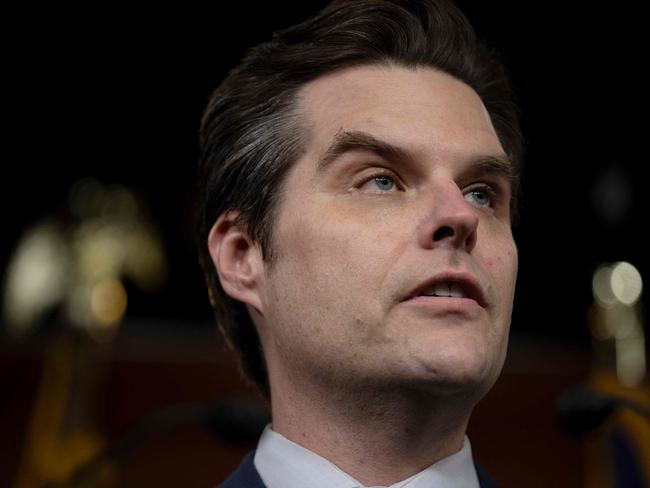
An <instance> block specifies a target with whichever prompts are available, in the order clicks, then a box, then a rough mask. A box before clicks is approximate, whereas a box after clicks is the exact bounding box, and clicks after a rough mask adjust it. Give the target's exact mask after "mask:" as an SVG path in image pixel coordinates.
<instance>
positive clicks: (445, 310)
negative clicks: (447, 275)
mask: <svg viewBox="0 0 650 488" xmlns="http://www.w3.org/2000/svg"><path fill="white" fill-rule="evenodd" d="M405 303H408V304H410V305H414V306H416V307H418V308H422V309H425V310H427V311H429V312H431V313H433V314H458V315H466V316H468V317H472V316H477V315H478V313H479V312H480V311H481V310H482V309H483V307H481V306H480V305H479V304H478V302H477V301H476V300H473V299H471V298H457V297H435V296H425V295H419V296H416V297H413V298H410V299H408V300H406V302H405Z"/></svg>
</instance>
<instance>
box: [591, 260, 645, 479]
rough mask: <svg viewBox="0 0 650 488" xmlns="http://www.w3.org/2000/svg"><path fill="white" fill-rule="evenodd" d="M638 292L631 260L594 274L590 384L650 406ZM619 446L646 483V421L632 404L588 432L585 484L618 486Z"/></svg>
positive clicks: (638, 279) (638, 277) (639, 285)
mask: <svg viewBox="0 0 650 488" xmlns="http://www.w3.org/2000/svg"><path fill="white" fill-rule="evenodd" d="M642 290H643V280H642V277H641V274H640V273H639V271H638V270H637V269H636V268H635V267H634V266H633V265H632V264H630V263H627V262H617V263H612V264H609V263H608V264H603V265H601V266H600V267H599V268H598V269H597V270H596V272H595V273H594V277H593V280H592V291H593V296H594V303H593V304H592V306H591V308H590V309H589V313H588V325H589V330H590V332H591V335H592V338H593V341H592V344H593V350H594V354H595V360H596V362H595V365H594V368H593V370H592V373H591V376H590V378H589V380H588V386H589V387H590V388H591V389H593V390H595V391H598V392H602V393H605V394H607V395H609V396H612V397H616V398H620V399H626V400H629V401H632V402H634V403H635V404H636V405H639V406H641V407H645V408H650V388H649V387H648V384H647V366H646V345H645V333H644V323H643V322H644V316H643V304H642V303H641V300H640V298H641V293H642ZM622 446H623V447H622ZM623 448H625V449H627V450H628V451H627V454H626V455H628V456H631V457H632V458H633V459H627V462H628V463H632V465H634V466H635V467H636V469H637V470H638V471H639V472H638V473H636V475H638V476H640V477H641V480H642V481H641V482H642V483H643V485H642V486H648V487H650V463H648V461H647V460H648V459H650V423H648V419H647V418H645V417H643V416H642V415H641V414H640V413H639V412H636V411H634V410H633V409H630V408H617V409H616V410H615V411H614V413H613V414H612V415H611V416H610V417H609V418H608V420H607V421H606V422H605V424H603V425H602V426H601V427H600V428H599V429H598V430H596V431H594V432H592V433H590V434H589V435H588V436H587V441H586V443H585V465H586V468H587V469H586V470H585V473H586V480H585V481H586V483H585V486H587V487H589V488H600V487H610V486H619V485H616V484H615V479H616V476H617V473H616V470H617V469H621V467H620V466H618V467H617V460H616V454H614V453H615V451H616V450H617V449H618V451H619V452H618V455H621V453H620V450H621V449H623ZM627 469H628V470H629V469H630V467H629V466H628V467H627ZM619 474H620V473H619Z"/></svg>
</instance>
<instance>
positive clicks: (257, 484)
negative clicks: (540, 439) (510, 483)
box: [217, 452, 497, 488]
mask: <svg viewBox="0 0 650 488" xmlns="http://www.w3.org/2000/svg"><path fill="white" fill-rule="evenodd" d="M254 454H255V453H254V452H251V453H250V454H248V455H247V456H246V457H245V458H244V460H243V461H242V463H241V464H240V465H239V467H238V468H237V469H236V470H235V471H234V472H233V473H232V474H231V475H230V477H229V478H228V479H227V480H226V481H224V482H223V483H222V484H220V485H219V486H218V487H217V488H266V486H265V485H264V483H263V482H262V478H260V475H259V474H258V473H257V470H256V469H255V465H254V464H253V456H254ZM475 466H476V474H478V482H479V485H480V486H481V488H497V484H496V483H495V482H494V481H492V479H491V478H490V477H489V476H488V475H487V473H486V472H485V471H483V470H482V469H481V468H480V467H479V466H478V465H476V464H475ZM305 488H309V487H305Z"/></svg>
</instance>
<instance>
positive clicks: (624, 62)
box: [0, 1, 648, 488]
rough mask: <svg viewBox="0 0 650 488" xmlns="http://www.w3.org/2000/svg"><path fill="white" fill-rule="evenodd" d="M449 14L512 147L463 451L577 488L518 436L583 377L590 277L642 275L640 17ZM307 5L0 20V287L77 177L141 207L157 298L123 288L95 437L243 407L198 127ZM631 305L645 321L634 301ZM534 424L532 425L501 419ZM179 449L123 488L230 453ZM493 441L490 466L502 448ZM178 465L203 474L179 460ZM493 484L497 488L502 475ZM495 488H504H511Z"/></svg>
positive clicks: (552, 452) (24, 359)
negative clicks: (219, 295)
mask: <svg viewBox="0 0 650 488" xmlns="http://www.w3.org/2000/svg"><path fill="white" fill-rule="evenodd" d="M457 3H458V4H459V5H460V6H461V8H462V9H463V10H464V11H465V13H466V15H467V16H468V17H469V19H470V21H471V22H472V23H473V25H474V27H475V29H476V30H477V32H478V33H479V35H480V36H481V37H484V38H486V39H488V40H489V42H490V44H491V45H493V46H495V47H496V48H497V49H498V50H499V51H500V52H501V54H502V56H503V58H504V59H505V62H506V64H507V65H508V66H509V68H510V70H511V74H512V78H513V79H514V83H515V85H516V88H517V92H518V96H519V100H520V105H521V107H522V110H523V128H524V135H525V138H526V141H527V155H526V163H525V172H524V208H523V213H522V220H521V224H520V225H519V226H518V227H517V228H516V230H515V237H516V240H517V242H518V245H519V250H520V275H519V282H518V289H517V298H516V303H515V312H514V318H513V325H512V331H513V332H512V337H513V343H512V345H511V356H510V358H509V360H508V363H507V365H506V370H505V372H504V378H503V381H500V382H499V383H498V384H497V387H496V388H495V391H494V392H492V393H491V394H490V395H491V396H489V397H488V399H486V402H487V406H486V407H485V409H484V410H482V411H481V410H479V411H478V412H477V416H478V420H477V421H476V423H475V424H474V425H475V426H474V427H473V428H474V431H475V434H474V436H473V437H472V436H471V438H472V439H473V440H474V438H476V441H474V445H475V449H476V451H477V453H478V455H479V456H480V453H481V446H485V448H484V450H483V452H484V453H485V454H483V456H484V457H483V459H484V460H485V462H484V464H487V465H488V466H487V467H488V468H490V466H493V469H492V470H493V471H496V472H497V473H495V477H498V476H497V474H501V473H506V474H505V476H508V474H507V470H506V469H505V468H504V467H503V462H500V461H499V459H498V458H499V452H498V450H497V449H494V450H491V449H490V446H493V443H494V442H495V439H494V438H493V437H492V436H493V435H494V434H495V433H497V432H501V433H503V436H504V437H507V435H508V433H509V434H510V437H511V439H528V440H529V441H530V443H531V445H530V446H529V455H526V453H525V452H523V453H522V452H520V453H519V455H520V456H521V458H520V461H519V464H520V465H522V466H530V467H531V469H532V468H535V469H537V468H539V467H540V466H542V469H546V468H548V469H547V476H551V474H549V473H553V474H552V475H553V477H554V478H544V473H540V475H539V476H541V477H542V479H541V480H540V483H539V486H547V484H545V481H544V480H547V481H548V479H556V480H560V484H557V485H556V486H577V485H576V484H574V483H582V482H583V481H584V480H585V479H586V477H588V476H587V475H586V474H585V470H586V468H585V467H584V466H583V465H582V464H580V463H582V461H583V456H582V452H583V451H582V449H583V445H582V444H581V441H579V440H576V439H571V438H569V437H564V436H563V434H561V433H560V431H559V430H557V431H553V432H554V433H551V434H548V436H549V437H545V438H538V439H535V436H536V435H541V434H540V433H542V432H544V431H546V432H547V433H548V432H550V430H549V429H555V428H556V426H555V424H553V422H554V420H553V411H552V408H553V402H554V397H555V396H556V394H557V393H558V392H559V391H561V390H562V389H563V388H565V387H568V386H571V385H572V384H575V383H576V382H579V381H582V380H584V379H586V378H587V376H588V375H589V371H590V367H591V365H592V363H593V358H592V355H591V343H592V340H591V337H590V334H589V329H588V327H587V311H588V310H589V307H590V306H591V304H592V302H593V298H592V295H591V279H592V275H593V273H594V271H595V270H596V268H597V267H598V266H599V265H600V264H601V263H603V262H612V261H628V262H630V263H632V264H634V266H636V267H637V269H638V270H639V271H640V273H641V276H643V277H646V279H647V276H648V259H647V255H646V252H647V249H648V246H647V243H646V239H645V230H646V229H645V227H647V222H648V218H647V216H646V212H647V208H648V206H647V204H645V203H643V202H644V197H643V193H644V191H645V181H644V176H645V171H644V170H645V166H646V164H647V163H646V160H647V150H646V145H647V139H648V137H647V135H646V132H647V130H648V121H647V117H648V89H647V85H648V79H647V74H643V73H645V70H644V68H643V66H644V61H643V60H644V59H646V57H647V55H646V53H645V50H646V44H647V40H646V32H645V29H644V28H645V26H644V25H642V22H643V18H644V16H643V15H642V14H641V11H640V7H638V6H636V4H633V3H631V2H618V3H617V4H616V5H615V7H609V8H604V7H597V6H596V5H597V4H594V3H592V4H588V3H583V2H568V3H553V2H550V3H549V2H514V1H499V2H470V1H459V2H457ZM325 4H326V2H324V1H305V2H299V3H293V2H280V1H278V2H253V3H251V2H234V3H232V2H231V3H221V4H217V3H214V4H213V5H212V6H210V7H202V8H198V7H196V8H191V7H187V6H184V7H182V8H181V7H180V6H178V5H177V6H173V7H166V8H163V7H162V6H161V5H158V6H156V7H155V8H151V9H146V10H145V9H144V8H143V9H134V8H133V7H132V6H130V7H126V6H124V7H119V6H117V5H115V4H112V5H108V4H105V5H96V4H93V6H92V7H91V6H90V5H87V6H80V7H75V8H72V7H67V6H62V5H58V4H57V5H56V6H55V5H50V6H41V7H38V8H37V7H36V6H34V7H33V8H21V9H15V10H13V11H11V12H8V13H7V15H6V16H5V21H4V23H5V24H7V26H8V29H6V31H5V34H4V35H3V37H5V46H6V49H5V54H4V57H3V58H4V59H3V72H4V73H5V75H4V76H3V78H4V79H5V83H7V82H8V84H6V85H5V86H6V88H5V90H4V96H3V104H2V105H3V107H4V110H3V118H4V119H5V130H4V138H3V139H4V144H3V148H4V150H3V153H4V157H3V162H4V164H3V167H5V173H4V177H3V178H2V183H3V184H2V187H3V188H2V192H0V195H1V198H2V209H3V213H2V215H3V221H4V226H3V227H4V230H3V238H2V240H1V243H0V245H1V248H0V272H2V271H3V270H5V268H6V265H7V263H8V261H9V258H10V255H11V252H12V250H13V248H14V246H15V245H16V243H17V241H18V239H19V238H20V237H21V235H23V233H24V232H25V231H26V230H27V229H28V228H30V227H31V226H32V225H33V224H34V223H36V222H38V221H40V220H42V219H43V218H44V217H48V216H55V217H56V216H57V215H60V214H61V209H62V208H64V207H65V205H66V199H67V195H68V191H69V189H70V188H71V186H72V185H73V184H74V183H75V182H76V181H78V180H79V179H80V178H84V177H94V178H96V179H98V180H100V181H101V182H103V183H105V184H115V183H119V184H123V185H126V186H128V187H129V188H132V189H134V190H135V191H136V192H137V193H138V194H139V195H140V196H141V197H142V198H143V199H144V200H146V201H147V202H148V203H147V205H148V209H149V213H150V216H151V219H152V221H153V222H155V225H156V226H157V228H158V229H159V232H160V235H161V238H162V243H163V246H164V249H165V252H166V254H167V257H168V263H169V269H168V274H167V279H166V281H165V282H164V285H163V286H162V288H160V289H159V291H157V292H156V293H145V292H142V291H140V290H138V289H137V288H135V287H133V288H127V290H128V308H127V311H126V315H125V319H124V323H123V325H122V326H121V331H120V334H122V335H120V336H118V340H116V344H115V350H114V359H113V360H112V361H113V362H112V364H113V367H112V369H111V373H110V375H109V391H110V392H111V395H113V396H112V397H111V398H113V399H115V398H118V399H119V400H114V402H117V403H110V404H109V405H110V408H109V412H108V413H106V412H105V413H104V417H103V419H104V420H103V422H104V423H103V424H102V425H103V426H104V431H107V432H108V433H109V434H110V435H117V434H118V433H120V432H123V431H124V430H125V429H127V427H128V425H130V424H131V423H132V422H133V421H135V420H136V419H137V418H139V416H141V415H144V414H146V413H147V412H148V411H149V410H151V409H153V408H155V407H160V406H165V405H168V404H171V403H174V402H183V401H207V400H209V399H212V398H216V397H218V396H219V395H226V394H231V393H233V394H234V393H237V394H250V389H246V388H245V387H242V386H241V385H240V384H239V382H238V380H237V377H236V368H235V366H234V364H233V362H232V359H231V358H230V356H229V355H228V354H227V353H226V352H225V348H224V347H223V344H222V343H221V342H220V340H219V338H218V336H217V334H216V333H215V327H214V326H213V324H212V322H211V309H210V307H209V303H208V299H207V294H206V290H205V286H204V283H203V278H202V274H201V271H200V268H199V266H198V261H197V257H196V252H195V250H194V240H193V239H194V235H193V228H192V218H191V216H192V205H193V203H192V202H193V196H194V193H195V192H194V186H193V185H194V177H195V161H196V157H197V139H198V137H197V133H198V125H199V119H200V114H201V111H202V109H203V107H204V105H205V102H206V100H207V97H208V96H209V94H210V92H211V91H212V90H213V89H214V88H215V87H216V86H217V85H218V83H219V82H220V80H221V79H222V78H223V77H224V75H225V74H226V73H227V71H228V70H229V69H230V68H232V67H233V66H234V65H235V64H236V63H237V61H238V60H239V58H240V57H241V56H242V55H243V54H244V53H245V51H246V49H247V47H249V46H252V45H255V44H257V43H260V42H263V41H265V40H268V39H269V37H270V33H271V31H273V30H276V29H279V28H282V27H285V26H288V25H291V24H293V23H295V22H296V21H299V20H301V19H303V18H305V17H306V16H307V15H309V14H311V13H313V12H315V11H317V10H318V9H319V8H321V7H322V6H324V5H325ZM644 222H645V223H644ZM642 297H643V299H644V301H645V303H647V302H648V300H647V297H648V294H647V291H644V292H643V295H642ZM127 329H128V330H127ZM3 337H4V339H3V341H4V345H3V346H2V347H3V351H2V352H3V356H4V358H5V359H4V360H3V362H4V364H5V368H4V370H3V372H2V376H1V377H2V381H3V387H4V385H7V386H6V388H7V389H8V391H9V395H8V396H6V397H5V398H6V400H4V401H3V402H2V403H1V405H2V408H3V410H4V411H3V413H2V416H3V425H11V429H12V430H11V432H10V433H12V434H13V435H14V437H13V440H12V441H11V443H10V445H3V446H2V453H3V456H4V457H5V459H8V460H9V461H10V462H9V463H7V465H6V466H5V467H3V472H2V473H1V475H2V476H4V478H2V479H1V480H0V484H3V482H4V481H5V480H7V481H8V482H9V481H11V480H12V479H14V476H15V472H16V470H17V469H18V468H17V466H18V465H19V463H20V459H21V456H22V455H23V451H22V446H23V443H24V439H25V434H24V431H25V429H27V425H28V413H29V408H30V404H31V401H32V400H33V397H34V396H35V395H36V393H35V391H36V387H37V384H38V380H39V378H40V374H41V373H40V367H41V365H42V362H41V361H42V359H41V356H42V352H43V351H44V350H45V347H46V343H47V341H45V340H44V339H43V340H41V341H40V342H39V339H35V338H34V337H38V335H37V334H35V335H34V336H33V337H31V338H30V337H27V338H24V339H23V340H21V341H16V340H12V339H10V338H8V337H5V336H3ZM115 358H117V359H115ZM143 358H146V360H145V359H143ZM224 371H227V374H226V373H224ZM138 378H140V380H138ZM138 381H140V383H138ZM522 385H524V386H522ZM523 391H526V392H528V395H527V396H526V395H523V394H522V392H523ZM224 392H225V393H224ZM21 402H22V403H21ZM479 408H480V407H479ZM535 409H537V410H536V411H538V412H539V418H538V423H537V424H536V425H531V424H527V423H526V422H525V420H521V419H520V420H516V418H518V417H516V416H517V415H522V416H525V412H524V411H526V410H528V411H529V412H530V411H533V410H535ZM21 414H22V417H21ZM522 418H524V417H522ZM9 419H13V420H9ZM481 419H484V420H485V422H484V423H480V422H479V421H480V420H481ZM513 419H515V420H513ZM14 420H15V421H14ZM518 422H519V423H518ZM545 422H546V423H545ZM199 430H200V429H198V430H197V431H196V432H194V433H190V434H187V433H185V434H183V433H181V434H178V435H180V436H183V435H185V436H186V437H183V438H182V439H183V441H182V442H181V441H179V440H178V438H177V437H175V438H164V439H163V440H161V441H160V442H161V443H162V444H161V445H163V448H161V450H156V449H157V448H155V447H151V446H150V447H149V448H148V449H149V451H147V450H146V449H145V450H144V451H143V450H142V449H141V450H140V451H138V452H139V453H140V454H139V456H140V457H139V458H138V456H135V457H136V458H137V459H139V460H136V461H132V462H131V464H129V465H128V466H130V468H129V469H130V471H128V470H127V471H128V473H130V474H128V473H127V474H128V476H127V475H125V479H126V480H127V481H125V485H127V486H138V484H139V485H140V486H142V485H143V484H154V483H153V482H151V483H150V481H151V480H153V479H155V480H156V484H157V485H158V486H168V485H165V484H164V483H163V482H161V479H162V480H165V479H166V480H168V481H169V482H170V483H171V480H177V479H181V480H184V482H183V485H184V486H201V484H198V482H196V484H195V483H194V482H192V481H191V475H192V474H196V473H197V469H198V468H197V467H196V466H193V465H192V462H194V463H198V462H199V460H200V462H201V463H202V464H201V466H202V467H203V468H202V472H201V473H200V474H197V476H198V478H197V479H199V480H201V481H202V482H211V483H212V484H213V485H214V484H216V483H217V482H218V481H220V479H221V478H222V477H223V476H224V475H225V474H226V473H227V472H228V471H229V470H230V469H231V468H232V467H233V466H234V465H236V463H237V460H238V458H239V457H240V456H241V454H243V453H244V452H246V450H247V448H248V447H247V446H248V445H244V447H241V446H240V447H237V448H232V449H231V448H230V447H228V444H227V443H224V442H223V441H215V444H211V442H213V441H212V440H211V438H208V436H207V435H205V436H204V435H203V433H201V432H199ZM517 436H519V437H517ZM183 442H185V444H183ZM499 442H501V443H502V444H503V445H504V446H505V447H504V449H507V448H508V446H510V447H512V446H513V444H514V441H511V442H510V444H508V441H507V440H503V439H501V440H499ZM553 442H556V444H555V445H553V444H552V443H553ZM549 443H551V444H550V445H549ZM180 445H185V446H186V447H183V448H181V447H179V446H180ZM192 446H195V447H196V446H199V447H196V450H194V452H197V451H200V452H203V453H204V454H203V457H201V455H200V454H198V455H196V454H195V455H192V454H190V453H191V452H193V447H192ZM200 446H202V447H200ZM206 446H207V447H206ZM215 446H216V447H215ZM542 446H543V449H542ZM515 449H516V446H515ZM177 451H182V452H177ZM160 452H164V453H167V455H168V456H170V458H171V457H174V456H175V459H177V461H176V462H177V463H178V465H177V467H176V468H175V469H169V471H174V472H175V473H176V474H175V475H171V474H169V473H167V474H165V475H161V474H160V473H161V471H163V472H164V471H165V469H164V467H165V465H164V464H162V463H164V461H161V460H164V459H166V458H165V454H160ZM224 452H228V453H229V454H228V455H225V454H223V453H224ZM154 453H155V454H154ZM173 453H176V454H173ZM183 455H184V457H183ZM491 456H492V457H491ZM545 456H548V461H547V465H545V464H544V461H543V460H544V457H545ZM178 459H185V461H178ZM479 459H481V458H480V457H479ZM183 462H185V464H183ZM138 463H140V464H138ZM540 463H541V464H540ZM563 463H564V464H563ZM551 467H552V468H551ZM183 470H190V471H189V472H190V474H187V473H188V471H185V472H184V474H183ZM179 472H180V473H181V474H179ZM134 473H135V474H134ZM129 476H131V478H129ZM138 476H140V478H138ZM155 476H158V478H156V477H155ZM174 476H176V478H174ZM562 476H564V478H562ZM510 478H511V480H513V481H511V482H512V483H516V482H517V478H516V475H515V477H514V478H513V477H512V476H510ZM523 479H526V478H523ZM128 480H131V481H128ZM133 480H136V481H133ZM518 480H519V481H521V478H519V479H518ZM563 480H564V481H563ZM506 481H507V480H506ZM506 481H504V484H503V486H505V487H506V488H507V487H508V486H517V485H516V484H512V485H508V484H506ZM562 482H564V483H565V484H562ZM129 483H130V484H129ZM528 486H537V485H533V484H529V485H528Z"/></svg>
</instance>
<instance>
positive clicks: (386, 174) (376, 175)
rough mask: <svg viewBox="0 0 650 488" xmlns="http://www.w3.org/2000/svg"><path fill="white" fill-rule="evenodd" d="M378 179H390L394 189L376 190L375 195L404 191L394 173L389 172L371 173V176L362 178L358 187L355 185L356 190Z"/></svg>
mask: <svg viewBox="0 0 650 488" xmlns="http://www.w3.org/2000/svg"><path fill="white" fill-rule="evenodd" d="M379 178H388V179H390V180H391V181H392V182H393V185H394V188H391V189H390V190H386V191H380V190H376V193H388V192H390V191H393V190H397V191H402V190H404V186H403V185H402V183H401V182H400V179H399V178H398V177H397V176H396V175H395V174H394V173H392V172H389V171H380V172H378V173H373V174H372V175H370V176H368V177H366V178H364V179H363V180H362V181H361V182H360V183H359V184H358V185H356V188H357V189H360V188H362V187H363V186H364V185H367V184H368V183H370V182H372V181H375V180H377V179H379Z"/></svg>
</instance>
